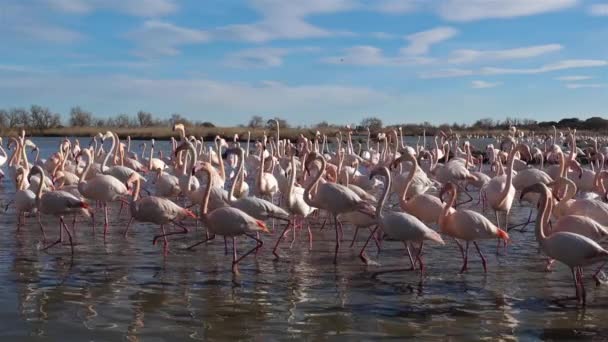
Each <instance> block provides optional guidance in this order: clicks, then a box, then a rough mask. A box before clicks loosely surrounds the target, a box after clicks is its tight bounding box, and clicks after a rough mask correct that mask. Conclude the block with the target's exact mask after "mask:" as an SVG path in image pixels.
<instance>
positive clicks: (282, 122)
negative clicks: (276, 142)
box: [266, 117, 290, 129]
mask: <svg viewBox="0 0 608 342" xmlns="http://www.w3.org/2000/svg"><path fill="white" fill-rule="evenodd" d="M274 120H276V121H277V122H278V123H279V126H280V128H289V127H290V125H289V123H288V122H287V120H285V119H281V118H276V117H275V118H273V119H271V120H268V121H266V128H268V129H273V128H274V126H275V122H274Z"/></svg>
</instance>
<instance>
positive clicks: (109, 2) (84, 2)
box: [44, 0, 177, 17]
mask: <svg viewBox="0 0 608 342" xmlns="http://www.w3.org/2000/svg"><path fill="white" fill-rule="evenodd" d="M44 1H46V2H47V3H48V5H49V6H51V8H53V9H55V10H58V11H61V12H65V13H71V14H87V13H91V12H93V11H96V10H101V9H105V10H110V11H116V12H121V13H126V14H129V15H134V16H140V17H157V16H163V15H167V14H171V13H173V12H175V11H176V10H177V4H176V3H175V2H174V1H173V0H44Z"/></svg>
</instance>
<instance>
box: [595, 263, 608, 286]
mask: <svg viewBox="0 0 608 342" xmlns="http://www.w3.org/2000/svg"><path fill="white" fill-rule="evenodd" d="M606 262H608V261H604V262H603V263H602V264H601V265H600V267H599V268H598V269H597V271H595V273H593V279H595V282H596V283H597V284H598V285H599V284H601V283H602V281H601V280H600V278H599V274H600V272H601V271H602V268H604V266H605V265H606Z"/></svg>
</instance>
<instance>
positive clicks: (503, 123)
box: [0, 105, 608, 135]
mask: <svg viewBox="0 0 608 342" xmlns="http://www.w3.org/2000/svg"><path fill="white" fill-rule="evenodd" d="M275 122H278V123H279V126H280V127H281V128H296V129H311V128H312V129H318V130H328V129H336V130H337V129H343V128H344V125H335V124H331V123H329V122H327V121H322V122H319V123H317V124H314V125H311V126H306V127H302V126H297V127H293V126H292V125H291V124H290V123H289V122H288V121H287V120H286V119H284V118H280V117H276V116H274V117H271V118H270V119H265V118H264V117H262V116H261V115H253V116H252V117H251V119H250V120H249V121H248V122H247V123H246V124H241V125H238V126H239V127H247V128H251V129H273V128H274V127H275ZM176 123H182V124H184V125H186V126H201V127H210V128H212V127H215V125H214V124H213V123H211V122H209V121H192V120H189V119H187V118H185V117H184V116H182V115H181V114H178V113H174V114H172V115H171V116H170V117H169V118H165V119H161V118H158V117H155V116H154V115H153V114H152V113H150V112H146V111H143V110H140V111H139V112H137V113H136V114H135V115H129V114H124V113H122V114H118V115H115V116H113V117H106V118H103V117H98V116H95V115H94V114H93V113H92V112H90V111H87V110H85V109H83V108H81V107H79V106H76V107H72V108H71V109H70V112H69V115H68V117H67V121H66V122H65V123H64V122H62V118H61V115H60V114H58V113H54V112H53V111H51V110H50V109H49V108H48V107H43V106H39V105H32V106H30V108H10V109H0V128H4V129H16V128H26V129H29V130H37V131H44V130H46V129H51V128H62V127H100V128H101V127H118V128H140V127H169V126H172V125H174V124H176ZM511 126H516V127H518V128H520V129H526V130H532V131H534V130H546V129H550V128H551V127H552V126H556V127H557V128H560V129H563V128H576V129H579V130H589V131H599V130H608V120H606V119H604V118H601V117H597V116H596V117H591V118H589V119H586V120H581V119H578V118H564V119H561V120H559V121H540V122H539V121H536V120H532V119H520V118H513V117H507V118H506V119H504V120H495V119H492V118H482V119H479V120H477V121H475V122H474V123H473V124H470V125H467V124H459V123H453V124H441V125H432V124H431V123H429V122H423V123H418V124H403V125H391V126H387V127H385V126H384V125H383V122H382V120H381V119H380V118H378V117H376V116H370V117H367V118H364V119H363V120H361V121H360V122H359V123H350V124H349V127H350V128H351V129H353V130H356V131H360V132H364V131H366V130H367V129H369V130H370V131H371V132H372V133H377V132H379V131H381V130H382V129H384V128H397V127H402V128H403V129H404V130H405V131H406V132H407V133H408V134H420V133H422V131H426V132H427V133H428V134H431V135H432V134H434V132H436V131H437V130H449V129H452V130H455V131H491V130H505V129H508V128H509V127H511Z"/></svg>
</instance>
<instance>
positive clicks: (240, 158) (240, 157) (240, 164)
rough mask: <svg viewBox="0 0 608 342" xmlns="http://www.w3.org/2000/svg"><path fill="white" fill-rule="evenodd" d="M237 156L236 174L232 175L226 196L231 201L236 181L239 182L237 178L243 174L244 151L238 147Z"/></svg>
mask: <svg viewBox="0 0 608 342" xmlns="http://www.w3.org/2000/svg"><path fill="white" fill-rule="evenodd" d="M237 157H238V161H237V167H236V169H237V172H236V175H235V176H234V180H233V181H232V185H231V186H230V195H229V196H228V200H229V201H230V202H231V203H232V200H233V198H234V189H235V188H236V186H237V183H239V179H240V178H241V177H242V174H243V168H244V166H243V159H244V158H243V157H244V153H243V150H240V149H239V153H238V155H237Z"/></svg>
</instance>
